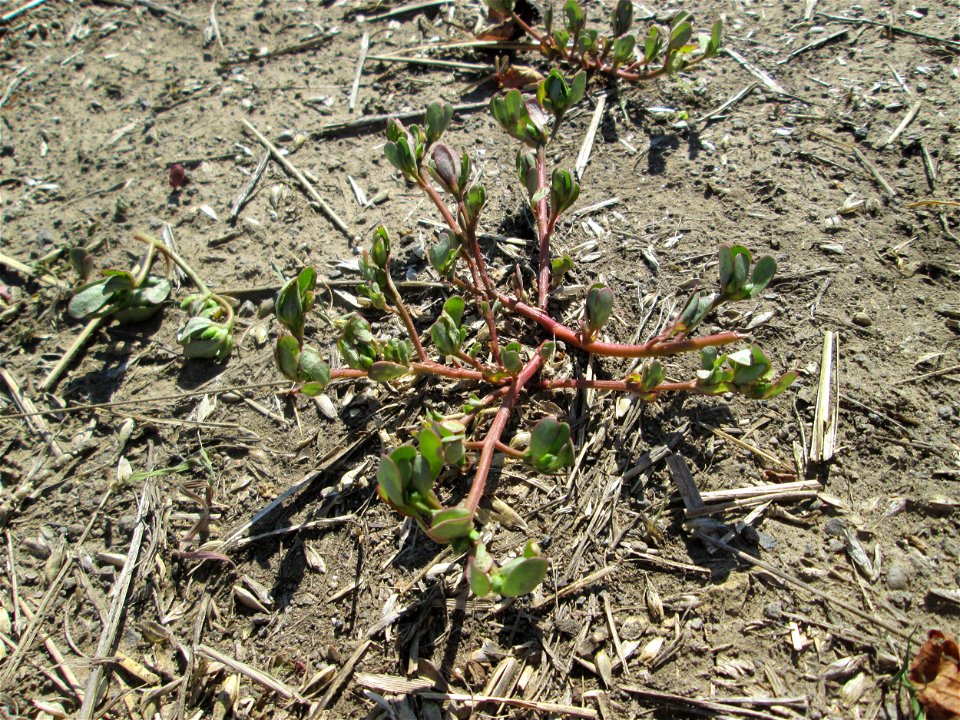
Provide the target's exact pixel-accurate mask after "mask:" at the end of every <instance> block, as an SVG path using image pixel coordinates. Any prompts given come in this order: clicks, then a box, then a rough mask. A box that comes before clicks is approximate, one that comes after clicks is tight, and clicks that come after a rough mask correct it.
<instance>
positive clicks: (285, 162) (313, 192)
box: [241, 118, 357, 243]
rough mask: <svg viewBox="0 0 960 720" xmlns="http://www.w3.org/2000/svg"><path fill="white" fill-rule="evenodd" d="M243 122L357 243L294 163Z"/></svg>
mask: <svg viewBox="0 0 960 720" xmlns="http://www.w3.org/2000/svg"><path fill="white" fill-rule="evenodd" d="M241 120H242V122H243V124H244V125H245V126H246V128H247V129H248V130H249V131H250V132H252V133H253V134H254V136H255V137H256V138H257V140H259V141H260V143H261V144H262V145H263V146H264V147H265V148H267V149H268V150H269V151H270V154H271V155H273V159H274V160H276V161H277V162H278V163H280V164H281V165H282V166H283V169H284V170H286V171H287V172H288V173H289V174H290V175H292V176H293V177H294V179H296V181H297V182H298V183H300V187H301V188H303V190H304V191H305V192H306V193H307V195H309V196H310V198H311V199H312V200H313V201H314V202H315V203H317V205H319V206H320V209H321V210H322V211H323V213H324V214H325V215H326V216H327V219H328V220H330V222H332V223H333V225H334V227H336V228H337V230H339V231H340V232H341V233H343V234H344V236H346V238H347V239H348V240H349V241H350V242H351V243H355V242H356V241H357V239H356V238H355V237H354V236H353V233H351V232H350V228H348V227H347V225H346V223H345V222H343V220H341V219H340V216H339V215H337V213H336V212H334V210H333V208H332V207H330V205H328V204H327V201H326V200H324V199H323V198H322V197H321V196H320V193H318V192H317V190H316V188H314V187H313V184H312V183H311V182H310V181H309V180H307V178H306V177H304V175H303V173H302V172H300V171H299V170H298V169H297V168H296V166H295V165H294V164H293V163H292V162H290V161H289V160H287V158H286V157H284V156H283V155H282V154H281V153H280V151H279V150H278V149H277V147H276V145H274V144H273V143H272V142H270V141H269V140H267V138H266V137H264V136H263V135H262V134H261V133H260V131H259V130H257V129H256V128H255V127H254V126H253V125H251V124H250V122H249V121H248V120H247V119H246V118H241Z"/></svg>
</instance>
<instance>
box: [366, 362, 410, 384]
mask: <svg viewBox="0 0 960 720" xmlns="http://www.w3.org/2000/svg"><path fill="white" fill-rule="evenodd" d="M409 373H410V368H408V367H407V366H406V365H400V364H399V363H394V362H389V361H387V360H380V361H379V362H375V363H373V364H372V365H371V366H370V369H369V370H367V377H369V378H370V379H371V380H374V381H375V382H384V383H385V382H390V381H391V380H396V379H397V378H401V377H403V376H404V375H408V374H409Z"/></svg>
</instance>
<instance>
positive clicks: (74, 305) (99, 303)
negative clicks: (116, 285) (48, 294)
mask: <svg viewBox="0 0 960 720" xmlns="http://www.w3.org/2000/svg"><path fill="white" fill-rule="evenodd" d="M107 282H108V278H104V279H101V280H97V281H95V282H92V283H87V284H86V285H82V286H81V287H80V288H79V289H78V290H77V291H76V293H75V294H74V296H73V297H72V298H70V304H69V305H68V306H67V312H69V313H70V317H73V318H76V319H78V320H81V319H83V318H87V317H91V316H93V315H95V314H97V313H98V312H100V311H101V310H103V309H104V308H105V307H106V305H107V304H108V303H109V302H110V300H111V299H112V298H113V291H112V290H110V289H108V288H107Z"/></svg>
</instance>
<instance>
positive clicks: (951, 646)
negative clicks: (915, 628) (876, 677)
mask: <svg viewBox="0 0 960 720" xmlns="http://www.w3.org/2000/svg"><path fill="white" fill-rule="evenodd" d="M908 677H909V679H910V682H911V684H912V685H913V687H914V689H915V690H916V692H917V700H919V701H920V704H921V705H922V706H923V709H924V711H925V712H926V714H927V720H956V719H957V718H960V650H958V648H957V641H956V640H954V639H953V638H952V637H951V636H949V635H946V634H944V633H942V632H940V631H939V630H931V631H930V632H929V633H928V634H927V641H926V642H925V643H924V644H923V645H921V646H920V649H919V650H918V651H917V655H916V657H915V658H914V659H913V663H912V664H911V665H910V674H909V675H908Z"/></svg>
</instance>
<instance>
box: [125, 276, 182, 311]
mask: <svg viewBox="0 0 960 720" xmlns="http://www.w3.org/2000/svg"><path fill="white" fill-rule="evenodd" d="M171 289H172V287H171V285H170V281H169V280H167V279H166V278H160V277H157V276H155V275H148V276H147V277H146V279H145V280H144V281H143V284H142V285H141V286H140V287H138V288H137V289H136V290H134V291H133V303H134V304H136V305H139V306H149V305H159V304H160V303H162V302H163V301H164V300H166V299H167V298H168V297H169V295H170V290H171Z"/></svg>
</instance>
